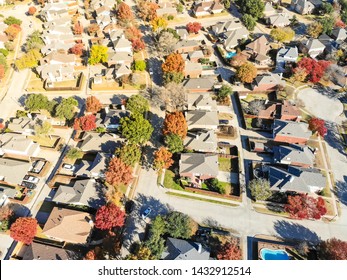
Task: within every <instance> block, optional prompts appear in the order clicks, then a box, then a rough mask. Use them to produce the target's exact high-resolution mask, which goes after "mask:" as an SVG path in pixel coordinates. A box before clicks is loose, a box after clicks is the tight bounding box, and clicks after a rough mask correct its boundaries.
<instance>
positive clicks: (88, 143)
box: [78, 132, 119, 153]
mask: <svg viewBox="0 0 347 280" xmlns="http://www.w3.org/2000/svg"><path fill="white" fill-rule="evenodd" d="M118 138H119V136H116V135H114V134H108V133H95V132H86V133H84V134H83V137H82V141H80V142H79V143H78V146H79V148H80V149H81V150H82V151H83V152H104V153H114V151H115V149H116V147H117V141H118V140H117V139H118Z"/></svg>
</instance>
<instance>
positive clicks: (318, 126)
mask: <svg viewBox="0 0 347 280" xmlns="http://www.w3.org/2000/svg"><path fill="white" fill-rule="evenodd" d="M308 127H309V129H311V130H312V131H313V132H317V133H318V134H319V135H320V136H322V137H324V136H325V135H326V134H327V132H328V129H327V128H326V126H325V121H324V120H322V119H318V118H311V119H310V120H309V121H308Z"/></svg>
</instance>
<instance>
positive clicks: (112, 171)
mask: <svg viewBox="0 0 347 280" xmlns="http://www.w3.org/2000/svg"><path fill="white" fill-rule="evenodd" d="M132 173H133V169H132V168H131V166H128V165H126V164H125V163H124V162H123V161H122V160H121V159H120V158H117V157H114V158H113V159H111V161H110V163H109V165H108V169H107V172H106V181H107V183H109V184H111V185H113V186H119V185H121V184H123V185H128V184H130V182H131V181H132V180H133V175H132Z"/></svg>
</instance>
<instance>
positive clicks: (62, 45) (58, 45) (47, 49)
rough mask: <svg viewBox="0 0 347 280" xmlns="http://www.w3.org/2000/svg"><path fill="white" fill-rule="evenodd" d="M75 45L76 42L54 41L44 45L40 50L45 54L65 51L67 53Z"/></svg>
mask: <svg viewBox="0 0 347 280" xmlns="http://www.w3.org/2000/svg"><path fill="white" fill-rule="evenodd" d="M74 45H75V43H74V42H57V41H54V42H52V43H50V44H47V45H45V46H43V47H42V48H41V49H40V51H41V53H42V54H43V55H49V54H50V53H52V52H58V51H63V52H64V53H67V52H68V51H69V49H71V48H72V47H73V46H74Z"/></svg>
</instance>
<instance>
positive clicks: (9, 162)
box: [0, 158, 31, 184]
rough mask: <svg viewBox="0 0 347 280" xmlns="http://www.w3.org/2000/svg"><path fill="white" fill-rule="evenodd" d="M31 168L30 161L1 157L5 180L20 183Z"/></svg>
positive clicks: (0, 164)
mask: <svg viewBox="0 0 347 280" xmlns="http://www.w3.org/2000/svg"><path fill="white" fill-rule="evenodd" d="M30 168H31V164H30V162H27V161H19V160H14V159H9V158H0V176H4V177H5V182H8V183H12V184H20V183H21V182H22V180H23V178H24V176H25V175H26V174H27V173H28V171H29V169H30Z"/></svg>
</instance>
